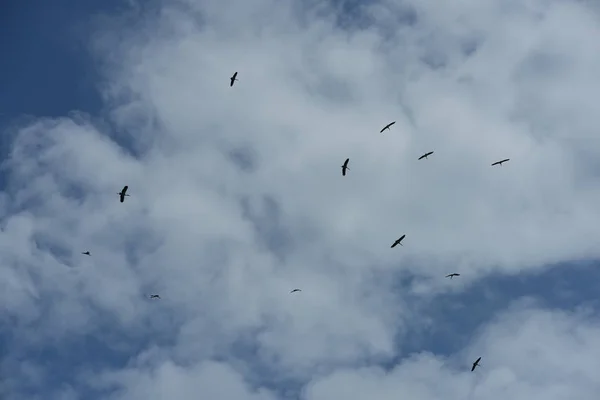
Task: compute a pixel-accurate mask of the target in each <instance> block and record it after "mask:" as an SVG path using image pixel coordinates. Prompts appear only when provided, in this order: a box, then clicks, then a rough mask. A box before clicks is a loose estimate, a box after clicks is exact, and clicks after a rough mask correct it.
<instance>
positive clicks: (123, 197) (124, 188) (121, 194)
mask: <svg viewBox="0 0 600 400" xmlns="http://www.w3.org/2000/svg"><path fill="white" fill-rule="evenodd" d="M128 187H129V186H127V185H125V186H123V190H121V191H120V192H119V193H117V194H118V195H119V196H121V203H122V202H124V201H125V196H129V195H128V194H125V192H127V188H128Z"/></svg>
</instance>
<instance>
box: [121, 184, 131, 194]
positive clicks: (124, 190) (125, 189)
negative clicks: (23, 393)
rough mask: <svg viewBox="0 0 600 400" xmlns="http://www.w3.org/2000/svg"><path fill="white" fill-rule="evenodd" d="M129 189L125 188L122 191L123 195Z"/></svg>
mask: <svg viewBox="0 0 600 400" xmlns="http://www.w3.org/2000/svg"><path fill="white" fill-rule="evenodd" d="M128 188H129V186H127V185H125V186H123V190H122V192H123V194H125V192H126V191H127V189H128Z"/></svg>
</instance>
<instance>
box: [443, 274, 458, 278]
mask: <svg viewBox="0 0 600 400" xmlns="http://www.w3.org/2000/svg"><path fill="white" fill-rule="evenodd" d="M454 276H460V274H457V273H454V274H449V275H446V278H450V279H452V277H454Z"/></svg>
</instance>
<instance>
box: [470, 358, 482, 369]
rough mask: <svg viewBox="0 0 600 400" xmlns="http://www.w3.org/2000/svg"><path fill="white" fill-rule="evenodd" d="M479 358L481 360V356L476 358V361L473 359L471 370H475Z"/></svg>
mask: <svg viewBox="0 0 600 400" xmlns="http://www.w3.org/2000/svg"><path fill="white" fill-rule="evenodd" d="M479 360H481V357H479V358H478V359H477V361H475V362H474V363H473V366H472V367H471V372H473V371H475V368H476V367H477V366H479Z"/></svg>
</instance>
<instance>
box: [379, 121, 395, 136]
mask: <svg viewBox="0 0 600 400" xmlns="http://www.w3.org/2000/svg"><path fill="white" fill-rule="evenodd" d="M395 123H396V121H393V122H390V123H389V124H387V125H386V126H384V127H383V129H382V130H380V131H379V133H383V131H385V130H386V129H387V130H390V126H392V125H394V124H395Z"/></svg>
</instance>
